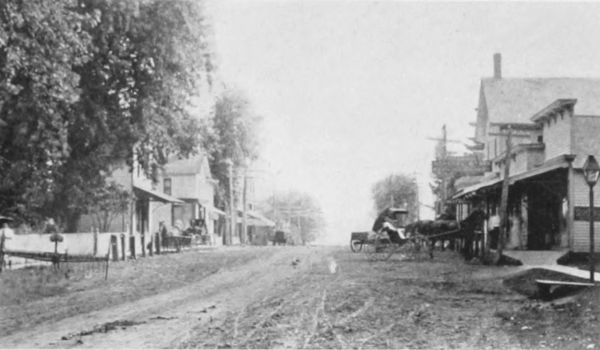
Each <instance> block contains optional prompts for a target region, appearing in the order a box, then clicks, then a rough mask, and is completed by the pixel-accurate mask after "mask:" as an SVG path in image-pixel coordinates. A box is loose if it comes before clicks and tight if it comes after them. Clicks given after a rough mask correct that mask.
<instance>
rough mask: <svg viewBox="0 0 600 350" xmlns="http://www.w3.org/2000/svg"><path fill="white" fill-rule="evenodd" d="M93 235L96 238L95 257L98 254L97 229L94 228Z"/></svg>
mask: <svg viewBox="0 0 600 350" xmlns="http://www.w3.org/2000/svg"><path fill="white" fill-rule="evenodd" d="M92 232H93V233H92V234H93V236H94V256H96V255H97V254H98V231H96V228H95V227H92Z"/></svg>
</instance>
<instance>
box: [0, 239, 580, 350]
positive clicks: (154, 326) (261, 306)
mask: <svg viewBox="0 0 600 350" xmlns="http://www.w3.org/2000/svg"><path fill="white" fill-rule="evenodd" d="M112 269H113V270H111V271H112V272H111V274H112V275H111V277H110V278H109V281H108V283H103V281H102V280H101V279H98V278H91V279H87V280H86V279H81V280H69V285H68V288H66V289H63V290H62V291H60V292H57V294H56V295H53V296H50V297H47V296H44V297H36V298H33V300H25V301H23V300H21V301H19V305H18V306H17V307H15V306H14V305H11V306H5V305H4V306H2V304H0V315H4V316H0V325H2V326H3V329H5V331H3V332H4V333H0V346H1V347H10V348H13V347H19V348H23V347H26V348H32V347H33V348H39V347H43V348H53V347H54V348H57V347H58V348H71V347H76V348H150V347H151V348H174V347H176V348H231V347H233V348H408V349H422V348H427V349H430V348H444V349H446V348H457V349H497V348H505V349H514V348H523V347H526V348H537V347H536V346H537V345H540V347H539V348H542V347H548V346H546V345H544V344H547V342H548V340H549V339H550V338H552V337H551V335H549V334H548V332H547V330H548V329H547V328H539V329H537V328H536V325H535V320H530V319H527V317H526V316H527V315H529V314H523V310H528V308H531V307H532V305H534V306H535V305H539V304H536V303H537V302H535V301H531V300H529V299H527V298H525V297H524V296H522V295H519V294H517V293H515V292H513V291H511V290H510V289H508V288H507V287H505V286H504V285H503V283H502V278H501V277H504V276H508V275H511V274H514V273H516V272H517V269H516V268H514V267H503V268H499V267H484V266H478V265H469V264H465V263H464V262H463V261H462V260H461V259H460V257H458V256H457V255H455V254H454V253H452V252H445V253H439V254H436V258H435V259H434V260H433V261H431V260H429V259H427V258H426V257H422V258H416V259H406V257H403V256H394V257H393V258H392V259H391V260H389V261H385V262H371V261H368V260H367V259H366V258H365V256H363V255H362V254H353V253H351V252H349V250H348V249H347V248H345V247H344V248H342V247H262V248H257V247H247V248H238V249H224V250H221V251H214V252H188V253H185V254H177V255H172V256H161V257H153V258H147V259H145V260H144V259H141V260H139V261H136V262H123V263H120V264H117V265H116V266H114V267H113V268H112ZM3 278H7V277H5V275H2V276H0V282H2V283H4V286H8V284H7V283H6V280H2V279H3ZM0 287H2V285H0ZM61 303H62V304H61ZM56 305H60V306H56ZM538 309H539V310H541V309H540V308H538ZM23 312H25V313H27V315H29V316H28V317H25V318H24V317H21V313H23ZM540 312H542V311H540ZM11 315H12V316H11ZM519 315H521V316H519ZM523 315H525V316H523ZM558 315H559V316H560V313H558ZM2 317H6V319H4V320H2V319H1V318H2ZM519 317H521V319H522V320H523V321H522V322H527V323H519ZM26 321H27V322H26ZM524 325H525V326H524ZM6 329H8V330H9V331H6ZM2 334H3V335H2ZM523 334H524V335H526V337H523V336H522V335H523ZM586 337H587V338H582V339H581V342H579V343H578V345H581V344H584V345H587V344H589V343H590V339H589V337H588V336H586ZM559 338H560V337H559ZM540 342H542V343H540ZM564 345H565V343H564V342H562V343H560V342H558V343H556V346H555V347H554V348H564ZM575 348H576V347H575Z"/></svg>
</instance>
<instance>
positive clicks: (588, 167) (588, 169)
mask: <svg viewBox="0 0 600 350" xmlns="http://www.w3.org/2000/svg"><path fill="white" fill-rule="evenodd" d="M583 175H584V176H585V182H587V184H588V186H589V187H590V257H589V260H590V261H589V262H590V281H591V282H592V283H593V282H594V185H596V183H597V182H598V176H600V165H598V162H597V161H596V158H594V156H592V155H589V156H588V157H587V159H586V160H585V163H584V164H583Z"/></svg>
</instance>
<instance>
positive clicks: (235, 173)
mask: <svg viewBox="0 0 600 350" xmlns="http://www.w3.org/2000/svg"><path fill="white" fill-rule="evenodd" d="M260 121H261V118H260V117H259V116H257V115H256V114H255V113H254V112H253V111H252V109H251V108H250V103H249V102H248V99H247V98H246V97H245V96H244V95H243V94H242V93H241V92H240V91H237V90H225V91H224V92H223V93H222V94H221V95H220V96H219V97H218V98H217V101H216V103H215V109H214V115H213V118H211V119H209V120H206V121H205V123H206V124H204V125H203V146H204V147H203V148H204V149H205V150H206V151H207V152H208V154H209V162H210V167H211V170H212V173H213V176H214V177H215V178H216V179H217V180H218V183H219V186H218V188H217V191H216V201H217V205H218V206H219V207H221V208H227V209H228V210H231V209H232V208H230V206H231V205H230V203H231V200H230V193H233V202H234V207H237V205H236V203H240V200H241V197H242V191H243V188H242V186H243V181H240V179H243V176H244V169H245V168H246V167H247V166H248V165H249V163H251V162H252V161H254V160H256V159H257V158H258V155H259V127H260ZM230 166H231V169H230V168H229V167H230ZM230 172H231V174H230ZM230 178H231V184H232V188H231V191H230ZM228 239H230V238H228Z"/></svg>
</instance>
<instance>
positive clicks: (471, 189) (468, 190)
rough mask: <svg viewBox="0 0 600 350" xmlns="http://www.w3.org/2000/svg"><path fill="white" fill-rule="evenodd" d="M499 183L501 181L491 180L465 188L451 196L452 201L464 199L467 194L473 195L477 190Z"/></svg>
mask: <svg viewBox="0 0 600 350" xmlns="http://www.w3.org/2000/svg"><path fill="white" fill-rule="evenodd" d="M501 182H502V179H492V180H488V181H484V182H480V183H478V184H475V185H471V186H468V187H465V188H463V189H461V190H459V191H458V192H457V193H456V194H454V196H452V199H458V198H461V197H464V196H466V195H467V194H470V193H475V192H477V191H479V190H482V189H485V188H489V187H492V186H494V185H496V184H499V183H501Z"/></svg>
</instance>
